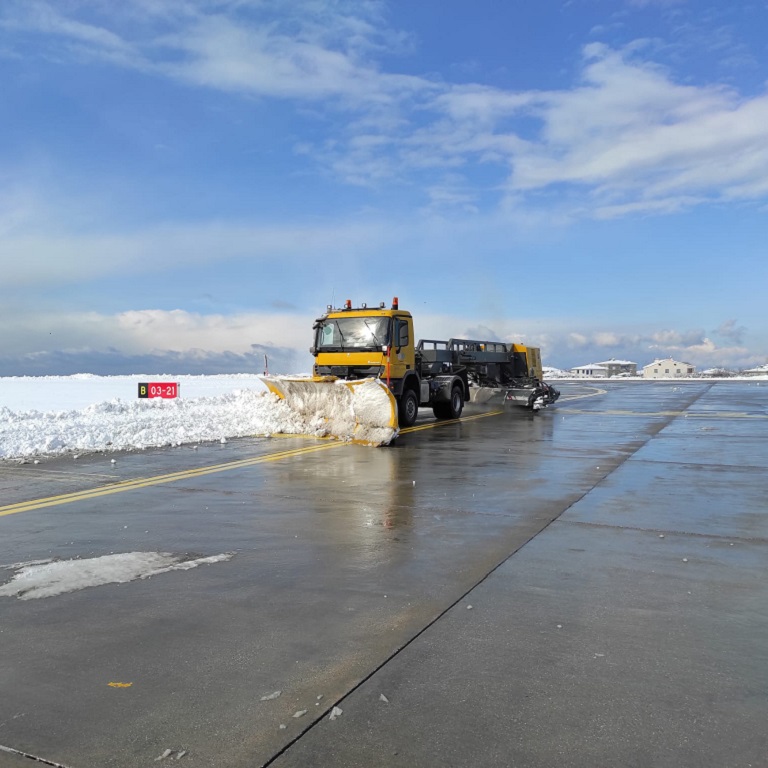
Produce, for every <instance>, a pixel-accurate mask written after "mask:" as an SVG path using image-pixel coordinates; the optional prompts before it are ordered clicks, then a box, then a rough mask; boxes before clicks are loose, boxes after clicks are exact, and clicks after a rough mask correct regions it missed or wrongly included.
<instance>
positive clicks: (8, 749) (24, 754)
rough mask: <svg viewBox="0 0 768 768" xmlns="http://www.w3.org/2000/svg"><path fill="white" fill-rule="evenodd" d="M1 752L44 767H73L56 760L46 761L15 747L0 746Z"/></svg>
mask: <svg viewBox="0 0 768 768" xmlns="http://www.w3.org/2000/svg"><path fill="white" fill-rule="evenodd" d="M0 752H8V753H9V754H11V755H16V756H17V757H26V758H28V759H29V760H34V761H35V762H37V763H42V764H43V765H51V766H53V768H72V766H68V765H64V763H57V762H55V761H54V760H46V759H45V758H44V757H38V756H37V755H31V754H30V753H29V752H23V751H22V750H20V749H14V748H13V747H6V746H4V745H3V744H0Z"/></svg>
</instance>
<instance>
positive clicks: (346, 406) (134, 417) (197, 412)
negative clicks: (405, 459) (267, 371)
mask: <svg viewBox="0 0 768 768" xmlns="http://www.w3.org/2000/svg"><path fill="white" fill-rule="evenodd" d="M161 380H162V381H175V382H177V383H179V384H180V393H181V396H180V397H179V398H177V399H174V400H164V399H161V398H154V399H139V398H138V386H137V384H138V382H140V381H144V382H152V381H161ZM244 386H245V387H247V388H243V387H244ZM333 389H336V388H335V387H334V388H333ZM356 390H359V392H357V391H356V396H355V397H354V398H352V399H350V398H346V400H345V402H344V403H340V404H338V405H336V406H334V407H333V408H331V409H328V408H323V407H321V406H320V405H318V404H317V403H315V405H314V406H313V407H309V406H307V407H305V408H302V407H290V406H289V405H288V403H286V402H285V401H283V400H281V399H279V398H278V397H277V396H276V395H274V394H272V393H270V392H268V391H267V389H266V387H265V386H264V384H263V383H262V382H261V380H260V379H258V378H257V377H255V376H251V375H243V376H186V377H185V376H181V377H176V378H173V379H171V378H169V377H159V376H157V375H154V376H152V375H148V376H90V375H83V374H81V375H78V376H50V377H39V378H35V377H18V378H0V459H26V458H32V457H36V456H51V455H62V454H67V453H85V452H94V451H125V450H134V449H135V450H140V449H144V448H157V447H163V446H168V445H182V444H185V443H198V442H205V441H221V440H222V439H229V438H236V437H251V436H260V435H265V436H266V435H273V434H279V433H282V434H293V435H313V436H318V437H335V438H338V439H340V440H359V441H362V442H369V443H371V444H374V445H376V444H381V443H384V442H389V441H390V440H391V439H392V437H393V436H394V434H395V431H394V430H392V429H391V428H389V427H387V421H386V419H387V418H388V416H389V415H390V414H391V409H390V408H389V406H388V405H382V402H383V401H382V399H381V398H378V399H377V398H376V397H374V396H373V395H372V394H371V392H370V390H369V389H367V388H366V387H357V388H356ZM115 393H120V396H115ZM204 393H211V394H210V396H201V395H202V394H204ZM192 395H197V396H192ZM124 398H127V399H124ZM292 405H294V406H295V405H296V404H295V403H293V404H292ZM326 405H327V404H326ZM31 406H37V407H31Z"/></svg>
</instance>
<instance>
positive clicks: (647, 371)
mask: <svg viewBox="0 0 768 768" xmlns="http://www.w3.org/2000/svg"><path fill="white" fill-rule="evenodd" d="M695 372H696V368H695V367H694V366H693V365H691V363H681V362H679V361H677V360H673V359H672V358H671V357H666V358H664V359H663V360H654V361H653V362H652V363H649V364H648V365H644V366H643V378H645V379H679V378H682V377H683V376H693V374H694V373H695Z"/></svg>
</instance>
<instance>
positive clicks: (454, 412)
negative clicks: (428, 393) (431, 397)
mask: <svg viewBox="0 0 768 768" xmlns="http://www.w3.org/2000/svg"><path fill="white" fill-rule="evenodd" d="M463 410H464V392H463V391H462V389H461V387H460V386H459V385H458V384H454V385H453V389H451V399H450V400H449V401H448V402H447V403H435V405H434V406H433V408H432V411H433V412H434V414H435V418H438V419H458V418H459V417H460V416H461V412H462V411H463Z"/></svg>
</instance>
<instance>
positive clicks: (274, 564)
mask: <svg viewBox="0 0 768 768" xmlns="http://www.w3.org/2000/svg"><path fill="white" fill-rule="evenodd" d="M601 388H602V389H604V390H605V391H604V392H599V391H597V390H595V389H592V390H591V391H590V389H589V388H585V387H577V386H576V385H565V386H563V387H562V389H563V399H562V400H561V401H560V403H559V404H558V406H557V407H555V408H554V409H550V410H548V411H546V412H544V413H541V414H539V415H537V416H535V417H533V416H530V415H527V414H522V413H506V414H501V415H483V414H480V418H474V419H472V418H470V419H466V420H462V422H460V423H458V424H444V425H441V426H439V427H437V428H434V429H433V428H427V429H423V430H416V431H413V432H410V433H408V434H404V435H402V436H401V437H400V438H399V440H398V441H397V443H396V445H394V446H392V447H390V448H386V449H367V448H362V447H359V446H346V445H338V444H332V443H323V442H317V441H307V440H302V439H298V438H279V439H275V440H243V441H233V442H231V443H228V444H227V445H215V446H208V447H201V448H200V449H198V450H192V449H186V448H184V449H174V450H168V451H155V452H145V453H141V454H127V455H122V454H121V455H119V456H118V460H117V463H116V464H115V465H112V464H111V462H110V457H109V456H91V457H84V458H82V459H78V460H76V461H75V460H73V459H71V458H70V459H66V460H56V461H48V462H44V463H43V464H41V465H25V466H21V467H14V466H2V467H0V494H1V496H0V498H1V499H2V502H1V503H2V504H3V505H5V506H4V507H0V515H3V516H0V564H9V563H14V562H19V561H30V560H37V559H42V558H47V557H60V558H63V559H66V558H73V557H96V556H99V555H103V554H108V553H110V552H129V551H169V552H186V553H195V554H200V555H214V554H219V553H223V552H235V553H236V554H235V556H234V557H233V559H232V560H230V561H229V562H226V563H218V564H215V565H210V566H206V567H200V568H196V569H194V570H190V571H187V572H177V573H169V574H162V575H159V576H156V577H153V578H152V579H147V580H142V581H136V582H132V583H129V584H122V585H107V586H101V587H94V588H90V589H85V590H81V591H79V592H73V593H70V594H66V595H60V596H58V597H52V598H45V599H39V600H26V601H22V600H17V599H11V598H0V649H1V650H2V653H0V745H3V746H5V747H8V748H13V749H16V750H19V751H20V752H25V753H28V754H31V755H35V756H37V757H40V758H43V759H46V760H48V761H50V762H52V763H59V764H61V765H64V766H67V768H86V767H90V766H115V767H116V768H134V766H136V767H138V766H148V765H150V764H151V765H155V764H157V763H156V762H155V758H157V757H159V756H160V755H162V754H163V753H164V751H165V750H167V749H170V750H172V753H171V756H170V757H168V758H166V760H165V761H162V762H161V763H160V764H163V762H173V763H174V764H176V762H177V761H176V760H173V759H172V758H173V757H174V756H175V755H178V754H179V753H180V752H181V751H185V752H186V754H185V755H184V756H183V757H182V758H181V760H179V761H178V763H179V764H186V765H189V766H191V767H192V766H201V767H202V766H206V767H207V766H232V768H240V767H241V766H243V767H244V766H249V767H250V766H260V765H268V764H271V765H275V766H281V767H285V766H369V765H370V766H385V765H387V766H388V765H403V766H422V765H423V766H432V765H435V766H437V765H440V766H443V765H454V766H465V765H473V766H474V765H483V766H509V765H517V766H552V765H558V766H584V767H585V768H586V766H638V768H640V766H712V767H713V768H714V767H715V766H717V767H718V768H722V767H723V766H734V767H735V766H745V767H746V766H750V765H752V766H765V765H768V737H766V733H767V732H768V729H767V728H766V726H765V724H766V722H768V642H766V638H768V579H766V575H768V479H766V477H768V476H767V475H766V471H765V470H766V465H767V464H768V448H766V436H768V386H766V385H765V383H763V384H762V386H758V385H757V384H756V383H755V384H752V383H734V384H730V383H717V384H711V383H707V382H690V383H689V382H686V383H682V382H681V383H674V384H673V383H668V382H664V383H645V382H643V383H633V382H621V383H619V382H616V383H606V384H605V385H604V386H602V387H601ZM580 395H581V396H582V397H579V396H580ZM585 395H588V396H586V397H584V396H585ZM424 426H428V424H427V423H425V424H424ZM278 452H280V453H281V454H282V455H281V456H280V457H278V458H273V457H274V456H275V455H276V454H277V453H278ZM234 462H239V464H235V463H234ZM228 463H229V467H228V468H224V469H220V470H218V471H215V472H209V473H203V472H204V471H205V469H206V468H208V467H211V466H221V465H225V464H228ZM195 470H197V472H195ZM175 472H188V473H187V474H184V475H182V476H179V477H175V478H174V479H173V480H171V481H162V482H157V483H151V482H150V483H147V484H144V485H136V486H131V485H130V481H137V480H138V479H139V478H153V477H158V476H165V477H167V476H168V475H169V474H171V473H175ZM118 482H122V483H125V484H126V485H125V486H124V490H120V489H119V487H117V486H115V483H118ZM89 488H91V489H101V491H104V495H93V496H85V497H82V498H80V497H77V498H74V497H72V498H70V497H65V498H64V500H65V501H66V503H57V502H56V500H53V501H52V502H51V505H50V506H45V507H42V508H31V507H30V508H28V509H27V508H26V507H24V508H22V511H16V512H15V513H14V514H4V513H3V509H6V510H8V509H9V507H8V506H7V505H9V504H12V503H17V502H23V501H25V500H27V499H35V498H42V497H51V496H54V495H62V494H72V493H78V492H81V493H82V492H84V491H86V490H87V489H89ZM118 491H119V492H118ZM10 509H18V508H10ZM2 573H3V572H2V571H0V574H2ZM1 580H4V579H3V577H2V575H0V581H1ZM469 605H471V606H472V608H471V609H470V608H469V607H468V606H469ZM110 682H123V683H131V685H130V687H124V688H114V687H110V686H109V683H110ZM277 690H280V691H282V693H281V695H280V696H279V697H278V698H276V699H272V700H268V701H261V697H262V696H264V695H266V694H270V693H272V692H274V691H277ZM382 694H383V695H384V696H385V697H386V698H387V699H388V701H387V702H385V701H383V700H382V699H380V696H381V695H382ZM320 696H322V698H318V697H320ZM334 705H336V706H338V707H340V708H341V709H342V710H343V715H341V716H340V717H339V718H338V719H336V720H334V721H330V720H329V717H328V714H329V712H330V710H331V708H332V707H333V706H334ZM302 710H307V712H306V714H304V715H303V716H301V717H298V718H294V717H293V715H294V714H295V713H296V712H300V711H302ZM281 724H283V725H285V726H286V727H285V728H284V729H281V728H280V725H281ZM6 759H7V760H8V762H7V763H6V762H4V760H6ZM19 762H22V763H23V762H25V761H24V760H23V759H21V758H19V757H18V756H11V755H9V754H8V753H4V752H2V751H0V766H5V765H8V766H13V768H17V764H18V763H19ZM28 762H29V761H28ZM30 765H34V763H32V762H30Z"/></svg>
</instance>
